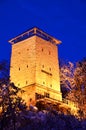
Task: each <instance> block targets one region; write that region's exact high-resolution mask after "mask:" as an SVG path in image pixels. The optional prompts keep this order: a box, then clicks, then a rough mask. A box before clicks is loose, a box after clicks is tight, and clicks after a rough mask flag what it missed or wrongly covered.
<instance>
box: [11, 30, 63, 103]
mask: <svg viewBox="0 0 86 130" xmlns="http://www.w3.org/2000/svg"><path fill="white" fill-rule="evenodd" d="M9 42H10V43H11V44H12V54H11V68H10V76H11V81H12V82H14V83H15V85H16V86H18V87H19V88H22V89H24V90H25V92H24V94H23V95H22V96H23V98H24V99H25V100H26V102H28V103H29V102H34V101H35V100H36V99H37V98H39V97H49V98H52V99H56V100H59V101H62V94H61V91H60V79H59V65H58V50H57V49H58V48H57V46H56V45H57V44H60V43H61V41H59V40H57V39H55V38H53V37H51V36H49V35H48V34H46V33H44V32H43V31H41V30H40V29H38V28H33V29H31V30H29V31H27V32H25V33H23V34H21V35H19V36H17V37H16V38H13V39H12V40H10V41H9Z"/></svg>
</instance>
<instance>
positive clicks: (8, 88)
mask: <svg viewBox="0 0 86 130" xmlns="http://www.w3.org/2000/svg"><path fill="white" fill-rule="evenodd" d="M19 91H20V90H19V88H17V87H16V86H15V85H14V84H13V83H8V84H7V85H5V84H3V83H2V84H0V108H1V115H0V125H1V129H3V128H9V124H10V127H12V128H14V129H15V127H16V122H17V120H18V117H19V116H20V113H21V112H22V111H24V110H25V109H26V106H25V104H24V103H23V100H22V99H21V98H20V97H19V96H18V92H19Z"/></svg>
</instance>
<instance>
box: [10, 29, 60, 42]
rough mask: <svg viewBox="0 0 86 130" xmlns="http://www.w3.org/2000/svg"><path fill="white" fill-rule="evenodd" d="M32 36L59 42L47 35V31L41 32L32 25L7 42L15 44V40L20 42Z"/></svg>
mask: <svg viewBox="0 0 86 130" xmlns="http://www.w3.org/2000/svg"><path fill="white" fill-rule="evenodd" d="M32 36H38V37H41V38H42V39H44V40H46V41H49V42H51V43H53V44H60V43H61V41H60V40H58V39H56V38H53V37H52V36H50V35H48V34H47V33H45V32H43V31H42V30H40V29H38V28H36V27H34V28H32V29H30V30H28V31H26V32H24V33H22V34H20V35H18V36H17V37H15V38H12V39H11V40H9V42H10V43H11V44H15V43H17V42H20V41H23V40H25V39H27V38H30V37H32Z"/></svg>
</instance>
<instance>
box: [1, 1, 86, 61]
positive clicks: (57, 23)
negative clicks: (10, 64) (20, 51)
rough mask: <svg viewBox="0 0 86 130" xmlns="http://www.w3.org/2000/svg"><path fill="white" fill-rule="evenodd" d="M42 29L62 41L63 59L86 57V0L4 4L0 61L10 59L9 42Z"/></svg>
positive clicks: (60, 52) (60, 53)
mask: <svg viewBox="0 0 86 130" xmlns="http://www.w3.org/2000/svg"><path fill="white" fill-rule="evenodd" d="M34 26H36V27H38V28H40V29H42V30H44V31H45V32H47V33H48V34H50V35H51V36H54V37H55V38H57V39H59V40H61V41H62V44H61V45H59V57H60V58H61V59H64V60H68V61H72V62H76V61H78V60H81V59H82V58H84V57H86V0H43V1H42V0H0V60H2V59H5V60H9V59H10V51H11V45H10V44H9V43H8V40H10V39H11V38H13V37H15V36H17V35H19V34H21V33H22V32H24V31H26V30H28V29H29V28H32V27H34Z"/></svg>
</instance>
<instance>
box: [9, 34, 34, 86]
mask: <svg viewBox="0 0 86 130" xmlns="http://www.w3.org/2000/svg"><path fill="white" fill-rule="evenodd" d="M35 39H36V37H35V36H34V37H31V38H29V39H26V40H24V41H21V42H19V43H16V44H13V45H12V53H11V68H10V76H11V81H13V82H14V83H15V85H16V86H18V87H20V88H22V87H25V86H28V85H30V84H34V83H35V81H36V77H35V71H36V49H35V47H36V44H35Z"/></svg>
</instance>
